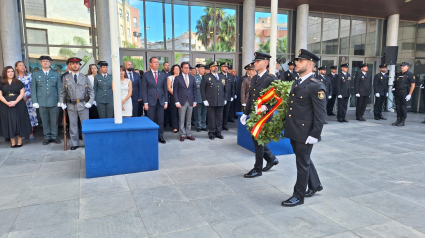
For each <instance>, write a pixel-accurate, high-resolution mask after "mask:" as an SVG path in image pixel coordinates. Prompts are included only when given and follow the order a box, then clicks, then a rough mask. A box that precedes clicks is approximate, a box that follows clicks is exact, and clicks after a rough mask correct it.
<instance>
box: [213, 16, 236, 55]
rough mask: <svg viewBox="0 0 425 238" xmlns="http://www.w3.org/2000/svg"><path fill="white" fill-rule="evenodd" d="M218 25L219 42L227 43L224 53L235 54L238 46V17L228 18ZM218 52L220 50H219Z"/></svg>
mask: <svg viewBox="0 0 425 238" xmlns="http://www.w3.org/2000/svg"><path fill="white" fill-rule="evenodd" d="M218 25H219V27H218V30H219V36H218V37H217V41H218V42H222V43H225V45H226V46H227V48H226V49H225V50H223V51H224V52H234V51H235V45H236V16H235V15H230V16H226V17H225V18H224V19H223V21H221V22H219V24H218ZM217 51H219V50H218V49H217Z"/></svg>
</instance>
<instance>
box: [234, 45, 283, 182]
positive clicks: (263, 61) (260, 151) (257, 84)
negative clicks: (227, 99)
mask: <svg viewBox="0 0 425 238" xmlns="http://www.w3.org/2000/svg"><path fill="white" fill-rule="evenodd" d="M254 56H255V59H254V60H255V63H254V67H255V70H257V72H258V76H256V77H253V78H252V79H251V87H250V90H249V98H248V102H247V105H246V108H245V111H244V113H243V115H242V116H241V118H240V122H241V124H242V125H246V119H247V117H248V115H249V114H251V111H252V106H253V105H254V103H255V102H256V101H257V99H258V98H259V97H260V92H261V90H263V89H265V88H268V87H269V86H270V85H271V84H272V83H273V82H274V81H276V80H278V79H277V78H276V77H275V76H274V75H272V74H269V72H268V71H267V70H266V66H267V65H268V63H269V60H270V58H271V56H270V55H269V54H266V53H261V52H255V54H254ZM270 108H271V106H269V105H267V106H266V105H262V106H261V108H255V111H256V112H257V110H261V112H263V111H267V110H269V109H270ZM271 120H272V117H270V119H269V120H268V121H271ZM251 139H252V142H253V143H254V150H255V164H254V168H253V169H252V170H251V171H249V172H248V173H247V174H245V175H244V177H245V178H254V177H258V176H261V175H262V174H263V172H266V171H269V170H270V169H271V168H272V167H273V166H275V165H277V164H279V160H278V159H277V158H276V156H274V155H273V153H272V152H271V150H270V149H269V147H268V146H267V145H260V144H258V141H257V139H256V138H255V137H254V136H251ZM263 159H265V160H266V161H267V165H266V167H264V168H263Z"/></svg>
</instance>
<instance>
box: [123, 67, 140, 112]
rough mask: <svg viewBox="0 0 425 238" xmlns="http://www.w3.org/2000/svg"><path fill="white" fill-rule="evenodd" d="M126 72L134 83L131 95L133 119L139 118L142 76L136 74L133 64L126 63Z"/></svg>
mask: <svg viewBox="0 0 425 238" xmlns="http://www.w3.org/2000/svg"><path fill="white" fill-rule="evenodd" d="M124 66H125V70H126V73H127V78H129V79H130V80H131V82H132V83H133V93H132V94H131V100H132V103H133V117H137V115H138V113H139V102H141V101H142V86H141V80H140V75H139V74H138V73H135V72H134V68H133V63H131V62H130V61H126V62H125V64H124Z"/></svg>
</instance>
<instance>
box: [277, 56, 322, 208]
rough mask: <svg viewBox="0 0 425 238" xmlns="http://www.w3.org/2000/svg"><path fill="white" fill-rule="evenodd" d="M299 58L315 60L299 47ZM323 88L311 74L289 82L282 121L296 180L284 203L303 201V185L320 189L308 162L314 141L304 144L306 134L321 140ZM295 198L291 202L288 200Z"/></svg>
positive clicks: (316, 58)
mask: <svg viewBox="0 0 425 238" xmlns="http://www.w3.org/2000/svg"><path fill="white" fill-rule="evenodd" d="M299 58H304V59H309V60H314V61H318V60H319V57H317V56H316V55H315V54H313V53H311V52H309V51H307V50H304V49H301V50H300V55H299ZM325 94H326V88H325V85H324V84H323V83H321V82H320V81H319V80H317V79H315V78H314V76H313V74H311V75H309V76H308V77H307V78H305V79H304V80H303V81H302V82H301V78H300V79H299V80H297V81H295V82H294V83H293V84H292V88H291V92H290V94H289V107H288V113H287V115H286V119H285V120H286V122H285V134H284V135H285V137H286V138H289V139H290V140H291V145H292V148H293V150H294V153H295V156H296V165H297V182H296V183H295V187H294V193H293V195H292V197H291V198H290V199H288V200H286V201H284V202H283V203H282V205H283V206H293V205H298V204H302V203H303V202H304V196H305V193H306V188H307V185H308V188H309V189H310V190H315V191H318V190H321V189H319V188H320V187H321V183H320V179H319V176H318V174H317V171H316V168H315V167H314V164H313V162H312V161H311V158H310V154H311V151H312V149H313V144H306V141H307V138H308V137H309V136H311V137H314V138H316V139H317V140H318V141H320V139H321V133H322V129H323V124H324V123H325V117H326V99H325V97H326V95H325ZM294 197H295V198H296V199H298V200H299V202H298V201H295V202H294V201H293V200H292V201H291V199H294Z"/></svg>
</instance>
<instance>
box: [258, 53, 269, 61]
mask: <svg viewBox="0 0 425 238" xmlns="http://www.w3.org/2000/svg"><path fill="white" fill-rule="evenodd" d="M254 57H255V59H254V61H257V60H269V59H270V58H271V57H272V56H271V55H269V54H267V53H263V52H255V53H254Z"/></svg>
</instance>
